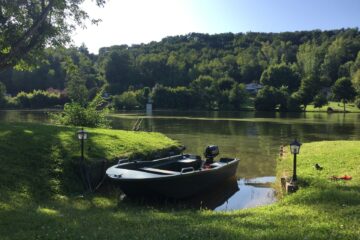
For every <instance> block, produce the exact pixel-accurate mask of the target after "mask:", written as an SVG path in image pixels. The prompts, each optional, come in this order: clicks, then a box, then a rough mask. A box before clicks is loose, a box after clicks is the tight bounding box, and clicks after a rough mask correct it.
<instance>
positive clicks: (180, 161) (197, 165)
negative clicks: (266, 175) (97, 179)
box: [117, 154, 234, 175]
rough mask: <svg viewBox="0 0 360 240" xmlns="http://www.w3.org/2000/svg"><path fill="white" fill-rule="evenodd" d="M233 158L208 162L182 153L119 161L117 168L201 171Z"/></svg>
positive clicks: (154, 171) (155, 171) (164, 172)
mask: <svg viewBox="0 0 360 240" xmlns="http://www.w3.org/2000/svg"><path fill="white" fill-rule="evenodd" d="M233 160H234V159H232V158H221V159H220V161H219V162H213V163H211V164H206V161H205V160H202V159H201V157H200V156H198V155H190V154H182V155H175V156H169V157H166V158H162V159H157V160H153V161H132V162H126V163H123V164H122V163H121V162H119V164H118V165H117V168H122V169H129V170H137V171H142V172H147V173H152V174H159V175H176V174H182V173H189V172H194V171H199V170H202V169H212V168H217V167H220V166H222V165H224V164H226V163H228V162H231V161H233Z"/></svg>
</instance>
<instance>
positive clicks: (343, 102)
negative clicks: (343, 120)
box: [343, 101, 346, 113]
mask: <svg viewBox="0 0 360 240" xmlns="http://www.w3.org/2000/svg"><path fill="white" fill-rule="evenodd" d="M343 103H344V113H345V112H346V109H345V101H343Z"/></svg>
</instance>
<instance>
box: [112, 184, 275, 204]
mask: <svg viewBox="0 0 360 240" xmlns="http://www.w3.org/2000/svg"><path fill="white" fill-rule="evenodd" d="M274 181H275V177H263V178H253V179H240V180H237V179H236V178H234V179H231V180H229V181H226V182H223V183H219V184H218V185H215V186H214V187H213V188H211V189H208V190H207V191H205V192H201V193H199V194H197V195H195V196H193V197H191V198H188V199H182V200H176V199H168V198H161V197H146V198H145V197H137V198H134V197H127V196H125V195H122V196H121V198H120V201H119V204H121V203H123V202H124V203H127V204H129V203H131V204H137V205H142V206H150V207H152V208H164V207H167V208H174V209H179V208H180V209H181V208H186V209H189V208H190V209H195V210H199V209H209V210H215V211H232V210H237V209H243V208H251V207H257V206H262V205H267V204H271V203H273V202H275V201H276V196H275V191H274V189H272V188H271V186H270V185H271V183H273V182H274Z"/></svg>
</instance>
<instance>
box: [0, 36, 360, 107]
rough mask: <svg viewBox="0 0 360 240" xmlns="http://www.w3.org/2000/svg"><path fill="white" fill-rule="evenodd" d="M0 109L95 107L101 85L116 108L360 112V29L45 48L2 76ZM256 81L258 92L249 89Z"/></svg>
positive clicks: (181, 38)
mask: <svg viewBox="0 0 360 240" xmlns="http://www.w3.org/2000/svg"><path fill="white" fill-rule="evenodd" d="M0 82H1V83H0V106H1V107H3V108H42V107H52V106H55V105H63V104H64V103H65V102H67V101H70V100H76V101H78V102H81V101H90V100H91V99H92V98H94V97H95V96H96V93H97V92H99V90H100V89H105V92H107V93H108V94H106V95H109V96H110V97H108V98H107V99H108V101H109V102H111V106H113V107H114V108H115V109H135V108H142V107H143V106H144V104H145V103H146V102H147V101H148V100H149V98H151V100H152V101H153V103H154V107H155V108H175V109H216V110H238V109H244V108H246V107H249V106H250V107H252V106H253V107H255V109H256V110H270V111H273V110H280V111H301V110H304V109H306V106H307V105H309V104H310V103H313V104H314V105H315V106H323V105H325V104H326V103H327V102H328V101H329V100H336V101H341V102H343V103H344V106H345V103H347V102H352V101H355V103H356V104H357V105H358V106H360V97H359V96H360V32H359V30H358V29H340V30H332V31H320V30H314V31H300V32H284V33H254V32H249V33H246V34H245V33H244V34H243V33H238V34H233V33H223V34H215V35H209V34H200V33H190V34H188V35H182V36H173V37H166V38H164V39H162V40H161V41H160V42H151V43H149V44H140V45H132V46H127V45H119V46H111V47H104V48H101V49H100V50H99V53H98V54H91V53H89V51H88V50H87V48H86V46H81V47H79V48H48V49H46V50H45V53H44V54H43V55H42V56H39V57H38V59H37V60H36V61H34V62H32V63H31V64H30V65H28V66H27V67H25V68H22V67H19V66H15V67H14V68H7V69H4V70H3V71H1V72H0ZM249 83H258V84H261V86H262V88H261V89H260V90H259V91H258V92H255V93H254V92H249V91H248V90H247V89H246V84H249Z"/></svg>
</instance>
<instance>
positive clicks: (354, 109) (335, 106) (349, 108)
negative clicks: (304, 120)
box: [306, 102, 360, 113]
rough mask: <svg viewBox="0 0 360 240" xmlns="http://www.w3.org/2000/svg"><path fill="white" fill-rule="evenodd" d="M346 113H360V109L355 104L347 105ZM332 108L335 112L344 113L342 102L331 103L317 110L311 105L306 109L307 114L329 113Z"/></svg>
mask: <svg viewBox="0 0 360 240" xmlns="http://www.w3.org/2000/svg"><path fill="white" fill-rule="evenodd" d="M345 106H346V111H347V112H352V113H360V109H359V108H357V107H356V106H355V104H354V103H347V104H346V105H345ZM329 107H330V108H332V109H333V111H334V112H344V105H343V103H341V102H329V104H328V105H325V106H323V107H321V108H316V107H314V105H312V104H310V105H308V106H307V107H306V111H307V112H327V110H328V108H329Z"/></svg>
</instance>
